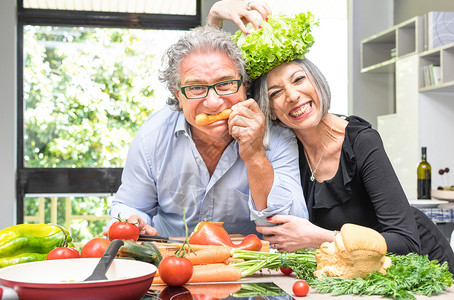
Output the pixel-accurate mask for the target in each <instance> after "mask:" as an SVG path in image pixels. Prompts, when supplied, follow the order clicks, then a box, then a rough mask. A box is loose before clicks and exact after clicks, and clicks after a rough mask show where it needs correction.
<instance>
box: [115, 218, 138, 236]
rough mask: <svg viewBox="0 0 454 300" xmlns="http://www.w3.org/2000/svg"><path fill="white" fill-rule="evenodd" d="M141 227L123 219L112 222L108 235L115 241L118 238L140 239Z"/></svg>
mask: <svg viewBox="0 0 454 300" xmlns="http://www.w3.org/2000/svg"><path fill="white" fill-rule="evenodd" d="M139 233H140V230H139V227H137V226H136V225H135V224H132V223H129V222H128V220H125V221H123V220H121V219H118V221H116V222H114V223H112V225H111V226H110V227H109V231H108V236H109V240H111V241H113V240H116V239H119V240H134V241H137V240H138V239H139Z"/></svg>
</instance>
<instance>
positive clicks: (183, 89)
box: [178, 76, 243, 100]
mask: <svg viewBox="0 0 454 300" xmlns="http://www.w3.org/2000/svg"><path fill="white" fill-rule="evenodd" d="M234 81H235V82H236V83H237V88H236V91H235V92H230V93H228V94H219V93H218V91H217V90H216V85H218V84H221V83H227V82H234ZM242 82H243V76H240V79H230V80H224V81H219V82H216V83H213V84H193V85H185V86H181V85H180V84H178V87H179V88H180V91H181V93H182V94H183V95H184V96H185V97H186V98H187V99H189V100H197V99H202V98H206V96H208V93H209V92H210V89H213V90H214V92H215V93H216V94H217V95H218V96H228V95H233V94H236V93H238V91H239V90H240V87H241V84H242ZM194 86H204V87H206V88H207V92H206V94H205V96H201V97H191V98H189V97H188V96H187V95H186V91H185V89H186V88H188V87H194Z"/></svg>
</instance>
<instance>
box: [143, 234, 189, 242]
mask: <svg viewBox="0 0 454 300" xmlns="http://www.w3.org/2000/svg"><path fill="white" fill-rule="evenodd" d="M138 241H142V242H145V241H146V242H160V243H184V241H183V240H176V239H171V238H168V237H165V236H160V235H148V234H140V235H139V239H138Z"/></svg>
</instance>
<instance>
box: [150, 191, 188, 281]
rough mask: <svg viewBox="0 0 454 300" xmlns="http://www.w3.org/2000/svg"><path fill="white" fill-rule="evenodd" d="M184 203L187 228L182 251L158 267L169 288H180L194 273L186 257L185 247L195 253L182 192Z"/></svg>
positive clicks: (184, 219) (184, 217) (184, 221)
mask: <svg viewBox="0 0 454 300" xmlns="http://www.w3.org/2000/svg"><path fill="white" fill-rule="evenodd" d="M180 196H181V199H182V201H183V223H184V227H185V240H184V242H183V244H182V245H181V247H180V249H178V250H177V251H176V252H175V256H167V257H165V258H164V259H163V260H161V262H160V263H159V266H158V273H159V277H161V279H162V281H164V282H165V283H166V284H167V285H169V286H180V285H183V284H185V283H186V282H188V281H189V279H191V277H192V272H193V271H194V266H193V265H192V262H191V261H190V260H189V259H188V258H186V257H184V255H185V254H186V252H185V249H184V246H185V245H187V246H188V251H189V252H194V251H193V250H192V248H191V245H190V244H189V241H188V225H187V223H186V209H185V205H184V198H183V193H182V192H180Z"/></svg>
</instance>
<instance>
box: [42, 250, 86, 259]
mask: <svg viewBox="0 0 454 300" xmlns="http://www.w3.org/2000/svg"><path fill="white" fill-rule="evenodd" d="M79 257H80V253H79V251H77V249H75V248H72V247H57V248H54V249H52V250H51V251H50V252H49V253H48V254H47V258H46V259H47V260H52V259H65V258H79Z"/></svg>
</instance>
